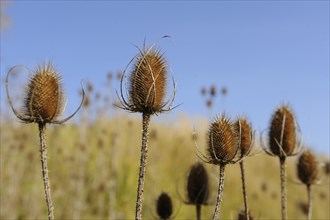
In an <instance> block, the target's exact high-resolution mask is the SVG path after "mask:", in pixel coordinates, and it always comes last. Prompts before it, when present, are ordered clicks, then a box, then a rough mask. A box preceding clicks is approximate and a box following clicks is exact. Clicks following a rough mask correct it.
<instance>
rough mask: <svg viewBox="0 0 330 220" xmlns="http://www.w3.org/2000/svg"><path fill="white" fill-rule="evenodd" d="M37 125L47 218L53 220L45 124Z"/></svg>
mask: <svg viewBox="0 0 330 220" xmlns="http://www.w3.org/2000/svg"><path fill="white" fill-rule="evenodd" d="M38 125H39V135H40V152H41V168H42V177H43V181H44V188H45V197H46V203H47V208H48V219H49V220H53V219H54V207H53V202H52V197H51V194H50V186H49V178H48V168H47V145H46V124H45V123H39V124H38Z"/></svg>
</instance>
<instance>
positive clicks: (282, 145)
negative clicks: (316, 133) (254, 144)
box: [269, 106, 296, 157]
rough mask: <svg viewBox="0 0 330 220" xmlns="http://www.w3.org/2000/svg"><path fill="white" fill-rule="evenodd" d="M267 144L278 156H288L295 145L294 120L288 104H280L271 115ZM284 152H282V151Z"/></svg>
mask: <svg viewBox="0 0 330 220" xmlns="http://www.w3.org/2000/svg"><path fill="white" fill-rule="evenodd" d="M269 146H270V150H271V152H272V153H273V154H275V155H277V156H279V157H285V156H290V155H292V154H293V152H294V149H295V146H296V122H295V117H294V114H293V112H292V111H291V109H290V108H289V107H288V106H281V107H280V108H278V109H277V110H276V111H275V113H274V114H273V116H272V119H271V125H270V129H269ZM282 150H283V151H284V152H283V151H282Z"/></svg>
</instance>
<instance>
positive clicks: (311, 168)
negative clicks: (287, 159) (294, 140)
mask: <svg viewBox="0 0 330 220" xmlns="http://www.w3.org/2000/svg"><path fill="white" fill-rule="evenodd" d="M297 174H298V178H299V180H300V181H301V182H302V183H304V184H306V185H312V184H314V183H315V182H316V181H317V177H318V163H317V160H316V158H315V156H314V155H313V154H312V153H311V152H310V151H309V150H306V151H304V152H303V153H302V154H301V155H300V157H299V159H298V163H297Z"/></svg>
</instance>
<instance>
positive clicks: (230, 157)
mask: <svg viewBox="0 0 330 220" xmlns="http://www.w3.org/2000/svg"><path fill="white" fill-rule="evenodd" d="M207 137H208V142H207V154H206V155H204V154H203V153H201V152H200V151H199V153H198V156H199V158H200V159H201V160H203V161H204V162H206V163H210V164H214V165H217V166H219V168H220V173H219V176H220V179H219V186H218V194H217V201H216V206H215V210H214V213H213V217H212V219H213V220H215V219H218V216H219V214H220V207H221V202H222V196H223V190H224V181H225V167H226V165H228V164H234V163H237V162H239V161H240V158H239V134H238V132H237V129H236V125H235V122H233V121H232V120H231V119H230V118H228V117H227V116H226V115H225V114H223V115H221V116H218V117H216V118H215V119H214V120H213V122H212V123H211V125H210V127H209V131H208V133H207Z"/></svg>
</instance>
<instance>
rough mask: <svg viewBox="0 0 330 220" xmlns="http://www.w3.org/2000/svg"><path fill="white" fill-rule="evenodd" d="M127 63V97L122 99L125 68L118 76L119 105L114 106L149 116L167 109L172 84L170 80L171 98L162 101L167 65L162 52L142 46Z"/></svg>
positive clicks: (153, 47)
mask: <svg viewBox="0 0 330 220" xmlns="http://www.w3.org/2000/svg"><path fill="white" fill-rule="evenodd" d="M131 62H133V67H132V70H131V73H130V75H129V77H128V87H129V88H128V91H127V95H128V99H127V101H126V99H125V98H124V96H123V91H122V83H123V79H124V77H125V72H126V70H125V71H124V74H123V76H122V79H121V99H120V101H121V106H118V107H120V108H122V109H125V110H128V111H131V112H141V113H145V114H149V115H152V114H157V113H160V112H163V111H169V110H171V109H172V107H171V106H172V103H173V101H174V97H175V83H174V82H173V84H174V93H173V97H172V99H171V100H169V101H166V100H165V98H166V90H167V83H168V77H169V73H168V71H169V66H168V63H167V61H166V59H165V57H164V53H163V52H162V51H161V50H160V49H158V48H156V46H155V45H151V46H150V47H147V46H145V45H144V47H143V48H142V49H139V53H138V54H137V55H136V56H135V57H134V59H133V60H132V61H131ZM166 106H168V108H167V109H165V107H166Z"/></svg>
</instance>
